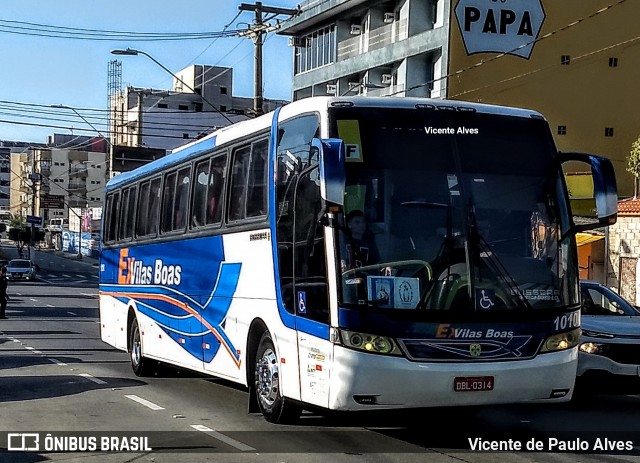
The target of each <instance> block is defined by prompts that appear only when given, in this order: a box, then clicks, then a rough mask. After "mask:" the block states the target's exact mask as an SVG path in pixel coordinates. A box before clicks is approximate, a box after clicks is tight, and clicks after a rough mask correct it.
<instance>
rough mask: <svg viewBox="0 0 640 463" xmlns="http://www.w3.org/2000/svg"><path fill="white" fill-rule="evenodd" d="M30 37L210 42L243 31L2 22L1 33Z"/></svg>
mask: <svg viewBox="0 0 640 463" xmlns="http://www.w3.org/2000/svg"><path fill="white" fill-rule="evenodd" d="M2 32H4V33H9V34H18V35H29V36H37V37H50V38H61V39H74V40H102V41H104V40H130V41H146V42H151V41H172V40H210V39H213V38H216V39H217V38H223V37H238V36H239V34H240V33H241V31H238V30H225V31H212V32H131V31H113V30H98V29H83V28H76V27H64V26H55V25H49V24H38V23H31V22H25V21H11V20H0V33H2Z"/></svg>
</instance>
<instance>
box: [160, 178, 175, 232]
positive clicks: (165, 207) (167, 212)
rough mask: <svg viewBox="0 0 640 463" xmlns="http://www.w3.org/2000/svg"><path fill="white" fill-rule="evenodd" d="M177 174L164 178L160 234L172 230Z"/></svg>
mask: <svg viewBox="0 0 640 463" xmlns="http://www.w3.org/2000/svg"><path fill="white" fill-rule="evenodd" d="M177 177H178V174H177V172H171V173H170V174H167V175H166V176H165V178H164V187H163V188H162V209H161V211H162V218H161V221H160V231H161V232H162V233H165V232H168V231H171V230H173V217H174V211H175V209H174V203H173V200H174V196H175V191H176V179H177Z"/></svg>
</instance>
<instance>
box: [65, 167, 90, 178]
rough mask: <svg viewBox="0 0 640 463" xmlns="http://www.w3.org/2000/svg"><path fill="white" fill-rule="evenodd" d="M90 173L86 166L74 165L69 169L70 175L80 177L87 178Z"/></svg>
mask: <svg viewBox="0 0 640 463" xmlns="http://www.w3.org/2000/svg"><path fill="white" fill-rule="evenodd" d="M87 173H88V169H87V168H86V167H72V168H71V169H70V170H69V176H71V177H78V178H86V177H87Z"/></svg>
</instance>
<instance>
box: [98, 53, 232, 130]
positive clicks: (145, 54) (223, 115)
mask: <svg viewBox="0 0 640 463" xmlns="http://www.w3.org/2000/svg"><path fill="white" fill-rule="evenodd" d="M111 54H112V55H124V56H137V55H144V56H146V57H147V58H149V59H150V60H151V61H153V62H154V63H156V64H157V65H158V66H160V67H161V68H162V69H164V70H165V71H166V72H168V73H169V74H170V75H171V76H172V77H173V78H174V79H176V80H177V81H178V82H180V83H181V84H182V85H184V86H185V87H187V88H188V89H189V90H191V91H192V92H193V93H194V94H198V92H196V91H195V90H194V89H193V87H191V86H190V85H189V84H187V83H186V82H185V81H184V80H182V79H181V78H180V77H178V76H177V75H175V74H174V73H173V72H171V71H170V70H169V69H168V68H167V67H166V66H165V65H163V64H162V63H161V62H160V61H158V60H157V59H155V58H154V57H153V56H151V55H150V54H149V53H147V52H146V51H142V50H134V49H133V48H127V49H126V50H111ZM200 98H202V99H203V100H204V102H205V103H207V104H208V105H209V106H211V107H212V108H213V109H214V110H215V111H217V112H218V113H220V115H221V116H222V117H224V118H225V119H226V120H227V122H229V123H230V124H233V121H232V120H231V119H229V117H227V115H226V114H224V113H223V112H222V111H220V110H219V109H218V108H217V107H216V106H215V105H214V104H213V103H211V102H210V101H209V100H207V99H206V98H205V97H204V96H203V95H200Z"/></svg>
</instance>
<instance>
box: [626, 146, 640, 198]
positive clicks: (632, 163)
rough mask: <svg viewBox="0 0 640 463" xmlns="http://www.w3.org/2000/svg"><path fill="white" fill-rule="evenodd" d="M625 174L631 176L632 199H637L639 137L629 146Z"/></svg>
mask: <svg viewBox="0 0 640 463" xmlns="http://www.w3.org/2000/svg"><path fill="white" fill-rule="evenodd" d="M627 172H629V173H630V174H632V175H633V197H634V198H637V197H638V179H639V178H640V137H638V139H637V140H636V141H634V142H633V143H632V144H631V151H630V152H629V157H628V158H627Z"/></svg>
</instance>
